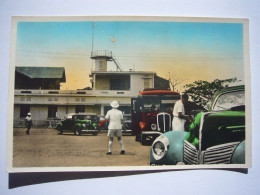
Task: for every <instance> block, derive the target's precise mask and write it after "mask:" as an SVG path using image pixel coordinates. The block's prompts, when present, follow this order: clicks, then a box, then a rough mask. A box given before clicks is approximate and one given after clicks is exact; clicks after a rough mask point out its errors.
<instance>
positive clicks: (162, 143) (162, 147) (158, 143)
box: [152, 135, 169, 160]
mask: <svg viewBox="0 0 260 195" xmlns="http://www.w3.org/2000/svg"><path fill="white" fill-rule="evenodd" d="M168 146H169V140H168V138H167V137H165V136H164V135H161V136H159V137H158V138H156V139H155V140H154V142H153V145H152V153H153V157H154V159H155V160H160V159H162V158H163V157H164V156H165V155H166V154H167V151H168Z"/></svg>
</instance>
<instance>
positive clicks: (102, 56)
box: [90, 50, 122, 71]
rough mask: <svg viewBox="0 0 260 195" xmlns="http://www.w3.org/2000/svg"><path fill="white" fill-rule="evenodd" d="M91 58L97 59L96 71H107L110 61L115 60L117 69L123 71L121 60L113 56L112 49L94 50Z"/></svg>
mask: <svg viewBox="0 0 260 195" xmlns="http://www.w3.org/2000/svg"><path fill="white" fill-rule="evenodd" d="M90 58H91V59H93V60H95V71H107V62H108V61H113V62H114V63H115V65H116V70H117V71H122V68H121V66H120V64H119V62H118V61H117V60H116V58H115V57H114V56H113V54H112V51H106V50H97V51H92V52H91V57H90Z"/></svg>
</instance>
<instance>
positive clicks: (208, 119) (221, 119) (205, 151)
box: [150, 85, 245, 165]
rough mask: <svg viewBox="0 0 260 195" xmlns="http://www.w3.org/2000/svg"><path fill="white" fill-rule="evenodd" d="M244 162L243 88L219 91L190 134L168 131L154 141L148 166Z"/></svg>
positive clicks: (193, 124)
mask: <svg viewBox="0 0 260 195" xmlns="http://www.w3.org/2000/svg"><path fill="white" fill-rule="evenodd" d="M244 163H245V87H244V85H242V86H235V87H228V88H225V89H224V90H222V91H220V92H218V93H217V94H216V95H215V97H214V99H213V101H212V104H211V106H210V108H209V111H208V112H200V113H199V114H198V115H197V116H196V117H195V119H194V121H193V123H192V124H191V125H190V128H189V132H185V131H170V132H167V133H165V134H163V135H161V136H160V137H158V138H157V139H156V140H155V141H154V142H153V144H152V147H151V151H150V165H184V164H185V165H191V164H192V165H196V164H244Z"/></svg>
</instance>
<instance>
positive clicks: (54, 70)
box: [15, 67, 66, 82]
mask: <svg viewBox="0 0 260 195" xmlns="http://www.w3.org/2000/svg"><path fill="white" fill-rule="evenodd" d="M15 71H17V72H19V73H21V74H23V75H25V76H27V77H29V78H31V79H61V82H66V76H65V68H64V67H15Z"/></svg>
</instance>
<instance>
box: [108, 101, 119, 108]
mask: <svg viewBox="0 0 260 195" xmlns="http://www.w3.org/2000/svg"><path fill="white" fill-rule="evenodd" d="M110 106H111V107H112V108H118V107H119V103H118V102H117V101H116V100H113V101H112V102H111V103H110Z"/></svg>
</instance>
